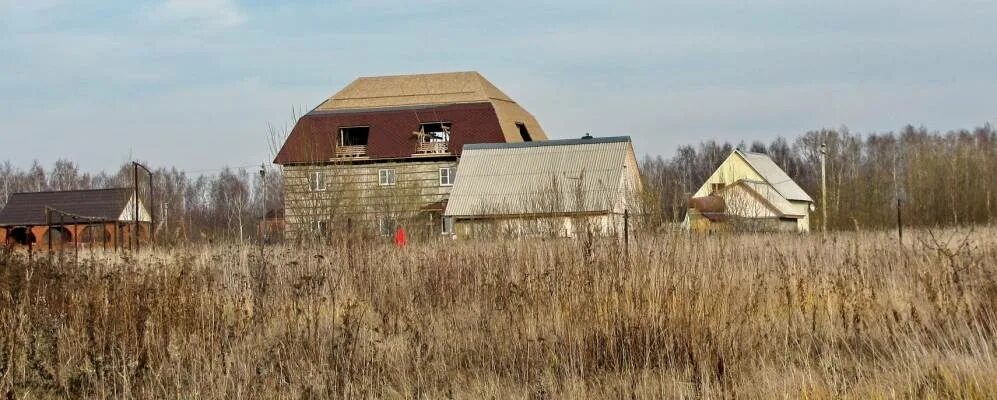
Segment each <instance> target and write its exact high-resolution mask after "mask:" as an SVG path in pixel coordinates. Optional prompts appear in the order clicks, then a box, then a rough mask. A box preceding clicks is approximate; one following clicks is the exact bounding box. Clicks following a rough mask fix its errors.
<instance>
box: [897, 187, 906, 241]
mask: <svg viewBox="0 0 997 400" xmlns="http://www.w3.org/2000/svg"><path fill="white" fill-rule="evenodd" d="M897 235H898V236H899V238H900V244H901V245H902V244H904V220H903V216H902V215H901V211H900V198H899V197H898V198H897Z"/></svg>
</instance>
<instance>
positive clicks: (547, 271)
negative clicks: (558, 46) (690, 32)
mask: <svg viewBox="0 0 997 400" xmlns="http://www.w3.org/2000/svg"><path fill="white" fill-rule="evenodd" d="M912 235H913V236H915V238H914V239H913V240H910V241H909V242H908V243H907V244H906V245H904V246H900V245H898V244H897V243H896V241H895V240H894V239H890V237H889V236H887V235H885V234H879V233H843V234H834V235H830V236H827V237H824V236H820V235H811V236H796V235H773V236H763V235H759V236H721V237H705V238H704V237H693V238H687V237H684V236H657V237H650V238H645V239H642V240H640V241H637V242H636V243H633V245H632V248H631V255H630V257H629V260H627V258H626V257H622V256H620V249H619V248H618V246H617V244H616V243H614V242H595V243H586V242H584V241H579V242H572V241H563V240H555V241H526V240H523V241H503V242H493V243H479V242H458V243H438V244H430V245H414V246H409V247H408V248H405V249H396V248H393V247H391V246H389V245H380V244H370V243H365V242H347V243H341V244H338V245H335V246H329V247H315V248H305V249H294V248H269V249H267V253H266V257H265V258H266V260H265V263H262V264H261V263H260V261H259V260H258V259H257V257H256V256H255V255H254V254H256V250H255V249H252V248H249V249H239V248H236V247H223V246H216V247H196V248H179V249H174V250H169V251H159V252H156V253H153V254H145V255H142V256H140V257H139V258H132V257H129V256H123V257H122V256H115V255H104V256H99V257H94V258H91V257H90V256H89V254H88V253H84V255H85V256H84V257H82V258H83V260H81V262H80V264H79V265H74V264H73V263H71V262H63V263H59V262H54V263H48V262H47V261H45V259H44V258H43V259H41V260H39V259H36V260H35V262H34V263H29V262H27V260H26V258H25V257H24V256H23V255H18V254H13V255H10V254H6V255H0V260H2V261H0V394H6V395H7V397H8V398H12V397H13V398H49V397H52V398H55V397H72V398H79V397H90V398H92V397H115V398H131V397H140V398H150V397H155V398H660V397H666V398H667V397H689V398H691V397H705V398H728V397H746V398H772V397H784V398H801V397H806V398H873V397H879V398H911V397H914V398H918V397H950V398H987V397H993V396H994V393H997V359H995V356H997V349H995V347H997V343H995V339H994V330H995V328H997V318H995V311H994V310H995V305H997V275H995V272H997V229H993V228H987V229H978V230H976V231H975V232H972V233H971V234H964V233H963V232H951V231H950V232H945V233H943V234H938V235H935V237H934V238H932V236H931V235H929V234H928V233H927V232H924V231H921V232H913V233H909V234H908V238H910V237H911V236H912Z"/></svg>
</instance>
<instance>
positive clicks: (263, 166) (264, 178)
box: [259, 164, 267, 265]
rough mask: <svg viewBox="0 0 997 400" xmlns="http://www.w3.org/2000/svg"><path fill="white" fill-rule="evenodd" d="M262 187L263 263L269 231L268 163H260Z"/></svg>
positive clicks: (261, 256)
mask: <svg viewBox="0 0 997 400" xmlns="http://www.w3.org/2000/svg"><path fill="white" fill-rule="evenodd" d="M260 187H261V189H262V191H263V193H262V196H261V197H262V199H261V200H260V208H261V211H262V213H261V214H260V227H259V230H260V233H259V234H260V264H261V265H262V263H263V245H264V244H265V240H264V236H266V231H267V166H266V164H260Z"/></svg>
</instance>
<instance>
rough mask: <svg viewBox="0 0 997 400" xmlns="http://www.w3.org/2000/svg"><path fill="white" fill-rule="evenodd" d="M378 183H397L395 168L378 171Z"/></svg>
mask: <svg viewBox="0 0 997 400" xmlns="http://www.w3.org/2000/svg"><path fill="white" fill-rule="evenodd" d="M377 183H378V184H379V185H381V186H394V185H395V170H393V169H382V170H378V171H377Z"/></svg>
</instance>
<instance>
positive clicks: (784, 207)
mask: <svg viewBox="0 0 997 400" xmlns="http://www.w3.org/2000/svg"><path fill="white" fill-rule="evenodd" d="M737 184H740V185H744V186H745V187H747V188H748V189H750V190H751V191H753V192H755V193H757V194H758V195H759V196H760V197H761V198H763V199H765V201H766V202H768V203H769V205H771V206H772V207H774V208H775V209H776V211H778V212H779V213H780V214H782V215H783V216H792V217H802V216H803V215H800V214H799V213H797V212H796V210H795V209H794V208H793V205H792V204H790V203H789V201H788V200H786V198H785V197H783V196H782V194H780V193H779V191H778V190H776V189H775V188H774V187H772V185H770V184H768V183H766V182H755V181H748V180H741V181H738V182H737Z"/></svg>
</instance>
